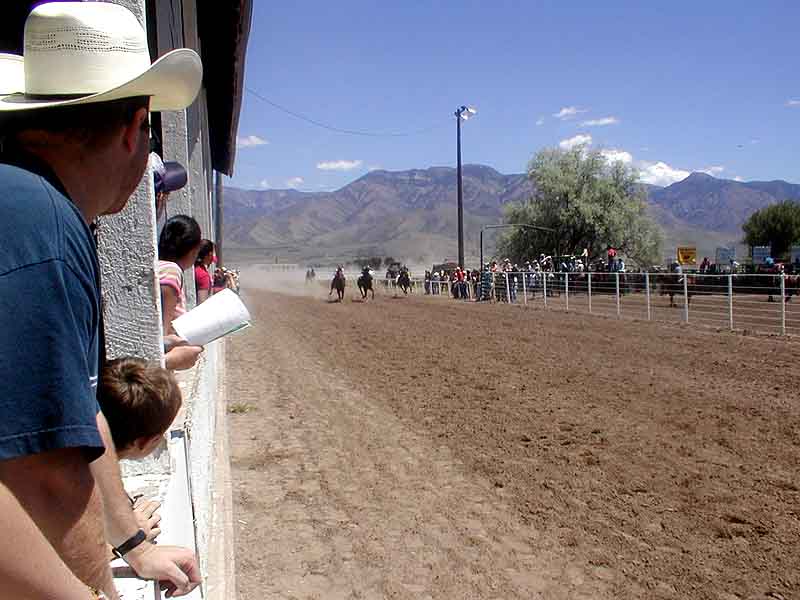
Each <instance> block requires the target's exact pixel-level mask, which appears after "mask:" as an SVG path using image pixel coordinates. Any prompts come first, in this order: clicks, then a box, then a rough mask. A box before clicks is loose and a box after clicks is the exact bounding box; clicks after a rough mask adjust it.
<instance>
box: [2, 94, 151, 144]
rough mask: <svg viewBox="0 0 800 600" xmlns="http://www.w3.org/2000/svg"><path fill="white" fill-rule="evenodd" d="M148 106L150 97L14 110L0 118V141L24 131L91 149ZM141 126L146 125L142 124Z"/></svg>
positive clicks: (146, 124) (145, 124)
mask: <svg viewBox="0 0 800 600" xmlns="http://www.w3.org/2000/svg"><path fill="white" fill-rule="evenodd" d="M149 105H150V98H148V97H147V96H137V97H135V98H122V99H121V100H111V101H109V102H97V103H90V104H78V105H76V106H57V107H53V108H36V109H31V110H25V111H19V112H16V111H14V112H11V113H8V114H5V115H2V117H0V138H6V139H12V140H13V139H14V138H15V137H17V136H18V135H19V134H20V133H22V132H25V131H45V132H48V133H55V134H61V135H64V136H65V137H67V138H68V139H70V140H72V141H75V142H77V143H80V144H83V145H86V146H89V147H95V146H98V145H100V144H101V143H102V142H103V141H105V140H106V139H108V137H110V136H111V135H112V134H114V133H116V132H117V131H119V130H120V128H122V127H125V126H126V125H128V124H130V123H131V121H132V120H133V117H134V115H135V114H136V112H137V111H138V110H140V109H142V108H144V109H148V108H149ZM145 126H149V124H148V123H147V122H146V121H145V123H144V124H143V127H145Z"/></svg>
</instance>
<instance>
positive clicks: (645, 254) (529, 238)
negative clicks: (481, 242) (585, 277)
mask: <svg viewBox="0 0 800 600" xmlns="http://www.w3.org/2000/svg"><path fill="white" fill-rule="evenodd" d="M528 177H529V178H530V179H531V181H532V182H533V184H534V188H535V193H534V196H533V198H531V199H530V200H528V201H527V202H523V203H516V204H510V205H507V206H506V209H505V221H506V223H527V224H529V225H536V226H540V227H547V228H550V229H553V230H555V231H554V233H548V232H541V231H534V230H526V229H522V228H520V229H512V230H509V232H508V233H506V234H505V235H504V236H503V237H501V239H500V241H499V243H498V249H499V250H500V251H501V252H502V253H503V254H504V255H506V256H509V257H512V258H513V260H515V261H517V262H520V261H522V260H525V259H527V258H531V257H535V256H538V255H539V254H540V253H545V254H550V253H553V252H559V253H561V254H580V253H581V252H582V251H583V249H584V248H587V249H588V250H589V255H590V256H591V257H599V256H603V254H604V251H605V249H606V248H607V247H608V246H613V247H614V248H617V249H618V250H620V251H621V252H622V253H623V254H625V256H627V257H628V258H629V259H630V260H632V261H633V262H635V263H638V264H639V265H642V266H648V265H651V264H654V263H655V262H656V261H657V260H658V258H659V257H660V254H661V242H662V234H661V229H660V227H659V226H658V225H657V224H656V223H655V222H654V221H653V219H652V218H651V217H650V216H649V215H648V214H647V212H646V206H647V205H646V192H645V190H644V188H643V186H642V185H641V184H640V183H639V182H638V173H637V172H636V170H635V169H632V168H630V167H628V166H627V165H625V164H624V163H622V162H613V163H609V161H608V160H607V159H606V158H605V157H604V156H603V154H602V153H601V152H599V151H588V150H587V149H586V148H585V147H577V148H574V149H572V150H560V149H556V148H551V149H545V150H542V151H541V152H539V153H538V154H536V156H534V158H533V160H531V162H530V164H529V165H528Z"/></svg>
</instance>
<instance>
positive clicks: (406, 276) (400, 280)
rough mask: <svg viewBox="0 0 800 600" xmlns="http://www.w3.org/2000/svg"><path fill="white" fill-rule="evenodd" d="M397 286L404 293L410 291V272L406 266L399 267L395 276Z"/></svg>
mask: <svg viewBox="0 0 800 600" xmlns="http://www.w3.org/2000/svg"><path fill="white" fill-rule="evenodd" d="M397 287H399V288H400V289H401V290H403V294H404V295H406V294H408V293H409V292H410V291H411V274H410V273H409V272H408V267H406V266H404V267H403V268H402V269H400V274H399V275H398V276H397Z"/></svg>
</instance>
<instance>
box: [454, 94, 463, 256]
mask: <svg viewBox="0 0 800 600" xmlns="http://www.w3.org/2000/svg"><path fill="white" fill-rule="evenodd" d="M456 148H457V151H458V169H457V171H458V173H457V177H458V266H459V267H461V268H462V269H463V268H464V193H463V190H462V184H461V109H458V111H456Z"/></svg>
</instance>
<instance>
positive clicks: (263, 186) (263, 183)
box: [258, 179, 269, 190]
mask: <svg viewBox="0 0 800 600" xmlns="http://www.w3.org/2000/svg"><path fill="white" fill-rule="evenodd" d="M258 187H260V188H261V189H264V190H266V189H268V188H269V181H267V180H266V179H262V180H261V181H259V182H258Z"/></svg>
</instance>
